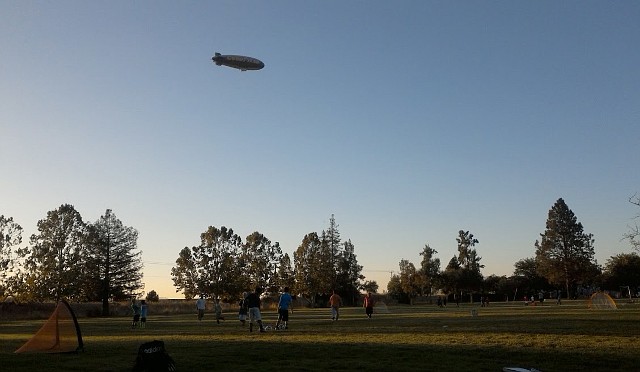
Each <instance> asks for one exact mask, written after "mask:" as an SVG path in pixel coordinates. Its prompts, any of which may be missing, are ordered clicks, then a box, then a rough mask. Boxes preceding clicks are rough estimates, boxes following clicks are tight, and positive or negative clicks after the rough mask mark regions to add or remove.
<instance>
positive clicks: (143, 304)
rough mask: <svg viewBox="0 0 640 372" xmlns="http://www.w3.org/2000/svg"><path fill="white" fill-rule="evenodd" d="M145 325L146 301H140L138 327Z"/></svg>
mask: <svg viewBox="0 0 640 372" xmlns="http://www.w3.org/2000/svg"><path fill="white" fill-rule="evenodd" d="M146 326H147V301H145V300H142V301H140V328H145V327H146Z"/></svg>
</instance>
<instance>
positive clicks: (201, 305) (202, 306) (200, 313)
mask: <svg viewBox="0 0 640 372" xmlns="http://www.w3.org/2000/svg"><path fill="white" fill-rule="evenodd" d="M206 308H207V302H206V301H205V300H204V298H203V297H202V295H200V298H199V299H198V301H196V310H198V320H200V321H201V320H202V318H204V310H205V309H206Z"/></svg>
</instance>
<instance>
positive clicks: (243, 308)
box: [238, 292, 249, 326]
mask: <svg viewBox="0 0 640 372" xmlns="http://www.w3.org/2000/svg"><path fill="white" fill-rule="evenodd" d="M238 307H239V308H240V309H239V310H238V319H240V323H242V326H244V323H245V322H246V321H247V312H248V311H249V309H248V308H247V292H242V298H241V299H240V302H238Z"/></svg>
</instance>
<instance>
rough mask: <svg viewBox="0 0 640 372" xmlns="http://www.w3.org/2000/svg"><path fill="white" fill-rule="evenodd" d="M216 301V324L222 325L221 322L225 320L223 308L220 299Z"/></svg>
mask: <svg viewBox="0 0 640 372" xmlns="http://www.w3.org/2000/svg"><path fill="white" fill-rule="evenodd" d="M214 301H215V304H214V308H213V309H214V311H215V313H216V323H218V324H220V321H221V320H224V317H223V316H222V306H221V305H220V299H216V300H214Z"/></svg>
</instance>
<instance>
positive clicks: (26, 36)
mask: <svg viewBox="0 0 640 372" xmlns="http://www.w3.org/2000/svg"><path fill="white" fill-rule="evenodd" d="M0 9H2V11H0V54H1V56H2V57H1V58H0V82H1V83H0V133H1V138H2V144H1V145H0V171H1V173H2V177H0V192H1V193H2V196H1V197H0V214H2V215H5V216H6V217H13V218H14V220H15V222H17V223H19V224H20V225H21V226H22V227H23V228H24V229H25V236H24V237H23V238H24V240H25V242H26V241H28V237H29V235H30V234H32V233H34V232H36V231H35V230H36V224H37V221H38V220H40V219H43V218H45V217H46V214H47V212H48V211H50V210H54V209H56V208H58V207H59V206H60V205H61V204H65V203H69V204H72V205H74V206H75V208H76V209H77V210H78V211H79V212H80V213H81V215H82V216H83V218H84V219H85V220H86V221H90V222H94V221H96V220H97V219H98V218H99V217H100V216H101V215H103V214H104V213H105V210H106V209H107V208H109V209H112V210H113V212H114V213H115V214H116V216H117V217H118V218H119V219H120V220H122V222H123V223H124V224H125V225H126V226H132V227H135V228H136V229H138V231H139V233H140V236H139V241H138V247H139V248H140V250H141V251H142V252H143V261H144V263H145V268H144V280H143V281H144V283H145V284H146V290H147V291H149V290H156V292H158V293H159V295H160V296H161V297H176V296H178V295H176V293H175V290H174V288H173V287H172V281H171V277H170V269H171V267H172V265H173V264H174V262H175V260H176V258H177V257H178V253H179V251H180V250H181V249H182V248H183V247H185V246H189V247H191V246H194V245H197V244H199V237H200V234H201V233H202V232H204V231H205V230H206V229H207V227H208V226H216V227H221V226H226V227H229V228H232V229H233V230H234V231H235V232H236V233H237V234H239V235H240V236H241V237H243V238H244V237H246V236H247V235H249V234H251V233H252V232H254V231H259V232H260V233H262V234H264V235H265V236H267V237H268V238H269V239H270V240H271V241H272V242H276V241H277V242H280V244H281V247H282V249H283V251H284V252H286V253H289V254H290V255H291V254H292V253H293V251H294V250H295V249H296V248H297V247H298V245H299V244H300V242H301V241H302V238H303V237H304V235H305V234H307V233H310V232H320V231H322V230H323V229H326V228H327V227H328V224H329V219H330V217H331V215H332V214H334V215H335V218H336V222H337V223H338V225H339V231H340V233H341V237H342V238H343V239H344V240H347V239H350V240H351V241H352V243H353V244H354V246H355V250H356V251H355V252H356V255H357V257H358V261H359V263H360V264H361V265H363V266H364V272H363V273H364V275H366V276H367V279H374V280H377V281H378V282H379V284H381V290H384V289H386V281H387V280H388V278H389V275H390V271H397V270H398V263H399V261H400V260H401V259H408V260H410V261H412V262H413V263H414V264H416V265H419V264H420V259H421V257H420V256H419V252H420V251H422V249H423V247H424V245H425V244H429V245H430V246H431V247H432V248H434V249H436V250H437V251H438V254H437V257H438V258H440V259H441V261H442V268H444V267H445V266H446V264H447V263H448V261H449V260H450V259H451V257H453V256H454V255H455V254H457V249H456V240H455V239H456V237H457V234H458V231H459V230H468V231H470V232H471V233H472V234H474V235H475V237H476V238H477V239H478V240H479V244H478V245H477V246H476V249H477V251H478V254H479V256H481V257H482V261H481V263H482V264H484V265H485V268H484V269H483V274H484V275H490V274H497V275H511V274H512V273H513V264H514V263H515V262H516V261H517V260H520V259H522V258H526V257H532V256H533V255H534V252H535V250H534V242H535V241H536V239H538V238H539V234H540V233H542V232H544V229H545V222H546V219H547V213H548V211H549V209H550V208H551V206H552V205H553V204H554V203H555V201H556V200H557V199H558V198H563V199H564V200H565V202H566V203H567V205H568V206H569V208H571V209H572V210H573V212H574V213H575V214H576V216H577V218H578V221H579V222H581V223H582V224H583V225H584V229H585V232H587V233H591V234H593V235H594V239H595V249H596V258H597V259H598V261H599V263H601V264H602V263H604V262H605V261H606V259H608V258H609V257H610V256H612V255H615V254H618V253H622V252H630V251H631V247H630V245H629V243H628V242H627V241H623V240H621V239H622V237H623V235H624V234H625V233H626V232H628V231H629V226H630V225H632V224H635V223H636V221H635V220H633V217H634V216H636V215H637V214H638V210H637V207H634V206H633V205H631V204H630V203H629V201H628V199H629V197H631V196H633V195H634V194H635V193H638V192H640V172H638V169H637V168H636V166H637V163H638V159H640V146H639V144H640V125H639V124H640V123H639V119H640V68H639V66H640V48H639V47H638V46H639V45H640V22H639V20H640V3H639V2H633V1H616V2H602V1H562V2H557V1H535V2H525V1H491V2H478V1H399V2H388V1H333V0H330V1H322V2H311V1H308V2H300V1H269V2H266V1H209V2H201V1H180V2H168V1H111V2H93V1H92V2H85V1H58V2H48V1H6V0H0ZM214 52H221V53H224V54H243V55H249V56H252V57H256V58H259V59H261V60H262V61H263V62H264V63H265V65H266V66H265V68H264V69H263V70H260V71H247V72H240V71H238V70H235V69H231V68H228V67H224V66H215V65H214V64H213V63H212V62H211V56H212V55H213V54H214Z"/></svg>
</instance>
